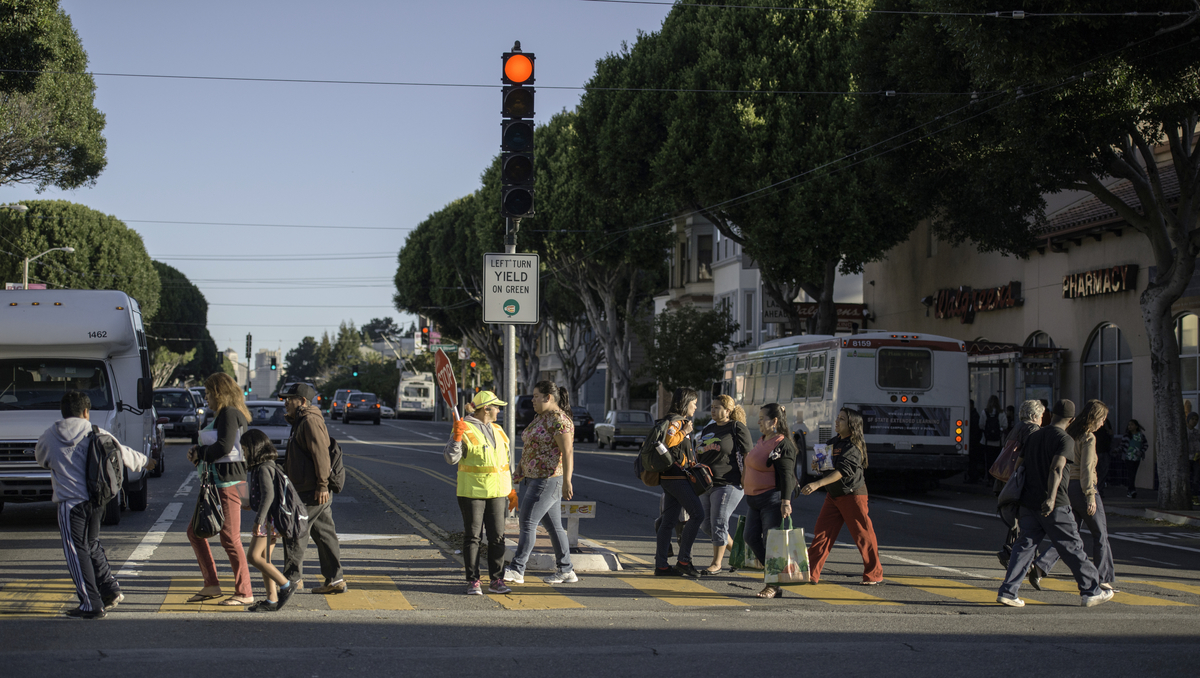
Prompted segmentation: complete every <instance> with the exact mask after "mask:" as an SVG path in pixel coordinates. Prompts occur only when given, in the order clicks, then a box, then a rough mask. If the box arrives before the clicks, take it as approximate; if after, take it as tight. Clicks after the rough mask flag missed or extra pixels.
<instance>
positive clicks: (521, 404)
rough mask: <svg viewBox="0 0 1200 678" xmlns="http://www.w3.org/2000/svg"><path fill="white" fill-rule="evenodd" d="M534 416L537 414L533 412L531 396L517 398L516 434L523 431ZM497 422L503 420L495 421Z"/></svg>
mask: <svg viewBox="0 0 1200 678" xmlns="http://www.w3.org/2000/svg"><path fill="white" fill-rule="evenodd" d="M535 415H537V412H534V411H533V396H532V395H523V396H517V433H520V432H521V431H524V430H525V427H526V426H528V425H529V422H531V421H533V418H534V416H535ZM497 421H504V420H503V419H497Z"/></svg>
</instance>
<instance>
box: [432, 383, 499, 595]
mask: <svg viewBox="0 0 1200 678" xmlns="http://www.w3.org/2000/svg"><path fill="white" fill-rule="evenodd" d="M507 404H508V403H506V402H504V401H503V400H500V399H499V398H497V397H496V394H495V393H493V392H491V391H480V392H479V393H476V394H475V397H474V398H473V399H472V400H471V406H472V407H473V408H474V410H473V414H469V415H467V416H465V417H463V418H461V419H458V420H457V421H455V422H454V428H453V429H452V431H451V433H450V442H448V443H446V447H445V448H443V449H442V456H443V457H444V458H445V460H446V463H447V464H458V509H459V511H461V512H462V519H463V546H462V557H463V567H464V568H465V570H466V575H467V595H469V596H482V595H483V587H482V585H481V584H480V576H479V549H480V544H482V543H483V541H484V533H485V532H486V534H487V549H486V551H487V563H488V576H489V577H490V578H491V583H490V584H488V590H489V591H491V592H492V593H500V594H504V593H511V592H512V589H510V588H509V587H508V585H507V584H505V583H504V551H505V549H504V519H505V517H506V513H507V511H508V495H509V494H510V493H511V492H512V473H511V471H510V467H509V461H508V455H509V442H508V436H506V435H505V434H504V429H503V428H500V426H498V425H497V424H496V415H497V414H499V413H500V407H501V406H502V405H507Z"/></svg>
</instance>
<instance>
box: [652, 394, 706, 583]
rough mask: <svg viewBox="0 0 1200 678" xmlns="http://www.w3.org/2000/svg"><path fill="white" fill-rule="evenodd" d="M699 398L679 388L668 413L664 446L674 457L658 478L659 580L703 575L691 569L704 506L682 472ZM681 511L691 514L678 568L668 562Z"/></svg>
mask: <svg viewBox="0 0 1200 678" xmlns="http://www.w3.org/2000/svg"><path fill="white" fill-rule="evenodd" d="M699 399H700V396H699V394H697V393H696V392H695V391H693V390H692V389H690V388H677V389H675V396H674V397H673V398H672V399H671V409H670V410H669V411H668V413H667V416H668V417H670V418H671V420H672V421H671V424H670V425H669V426H668V427H667V435H666V440H665V441H663V445H665V446H666V447H667V453H668V455H669V456H670V457H671V466H670V467H669V468H667V470H665V471H663V472H662V474H660V475H659V483H660V486H661V487H662V489H663V510H662V515H661V516H659V521H658V535H657V538H658V542H657V544H656V547H655V550H654V574H655V576H659V577H691V578H693V579H695V578H697V577H699V576H700V573H699V572H697V571H696V568H695V567H693V566H692V544H693V543H694V542H695V541H696V534H697V533H699V532H700V523H701V522H702V521H703V520H704V505H703V504H702V503H701V502H700V497H698V496H696V491H695V490H693V489H692V484H691V483H690V482H689V481H688V477H687V475H686V474H685V473H684V471H683V467H684V465H686V464H690V463H691V461H692V438H691V435H690V434H691V432H692V426H693V424H692V416H693V415H694V414H696V405H697V402H698V401H699ZM681 508H682V509H684V510H685V511H687V512H688V515H689V516H690V519H689V520H688V521H687V523H685V524H684V526H683V535H681V536H680V538H679V556H678V557H677V558H676V559H675V567H671V566H670V565H669V564H668V563H667V549H669V548H670V547H671V535H672V533H673V532H674V531H675V524H676V523H677V522H679V509H681Z"/></svg>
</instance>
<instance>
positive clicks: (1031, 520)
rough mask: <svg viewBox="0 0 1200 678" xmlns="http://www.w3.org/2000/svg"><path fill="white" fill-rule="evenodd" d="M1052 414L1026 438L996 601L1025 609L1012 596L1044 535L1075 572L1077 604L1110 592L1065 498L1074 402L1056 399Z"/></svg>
mask: <svg viewBox="0 0 1200 678" xmlns="http://www.w3.org/2000/svg"><path fill="white" fill-rule="evenodd" d="M1053 415H1054V418H1053V420H1052V422H1051V425H1050V426H1046V427H1044V428H1042V429H1039V430H1038V431H1036V432H1034V433H1033V434H1032V435H1030V436H1029V440H1027V441H1026V442H1025V450H1024V453H1023V454H1024V462H1023V464H1022V468H1023V469H1024V474H1025V487H1024V489H1023V490H1022V492H1021V499H1020V502H1019V503H1020V514H1019V518H1018V526H1019V527H1020V530H1021V536H1020V538H1018V539H1017V543H1016V545H1014V546H1013V551H1012V556H1011V557H1010V558H1009V560H1008V572H1007V573H1006V575H1005V577H1004V583H1003V584H1001V585H1000V593H999V595H998V596H996V602H998V603H1001V604H1003V605H1008V606H1010V607H1024V605H1025V601H1023V600H1021V599H1020V598H1018V597H1017V591H1018V590H1019V589H1020V588H1021V580H1022V579H1024V578H1025V573H1026V572H1027V571H1028V570H1029V566H1030V565H1032V564H1033V559H1034V557H1035V556H1036V555H1037V545H1038V544H1039V543H1040V542H1041V541H1042V539H1043V538H1047V539H1049V540H1050V541H1051V543H1053V544H1054V546H1055V548H1057V549H1058V553H1059V555H1060V556H1061V557H1062V560H1063V562H1065V563H1066V564H1067V567H1069V568H1070V569H1071V574H1073V575H1075V583H1076V584H1078V585H1079V593H1080V604H1081V605H1083V606H1084V607H1092V606H1094V605H1099V604H1100V603H1106V602H1108V601H1110V600H1112V597H1113V592H1112V591H1110V590H1106V589H1102V588H1100V577H1099V574H1098V573H1097V572H1096V566H1095V565H1093V564H1092V561H1090V560H1088V557H1087V554H1086V553H1085V552H1084V550H1083V540H1082V539H1080V538H1079V528H1078V526H1077V525H1076V523H1075V518H1074V516H1073V515H1072V514H1071V502H1070V501H1069V500H1068V499H1067V481H1066V477H1067V475H1068V473H1067V470H1066V469H1067V464H1070V463H1073V462H1074V461H1075V441H1074V440H1072V439H1071V437H1070V436H1069V435H1067V431H1066V429H1067V426H1068V425H1069V424H1070V423H1071V420H1072V419H1074V418H1075V403H1073V402H1071V401H1070V400H1060V401H1058V402H1057V403H1055V404H1054V409H1053Z"/></svg>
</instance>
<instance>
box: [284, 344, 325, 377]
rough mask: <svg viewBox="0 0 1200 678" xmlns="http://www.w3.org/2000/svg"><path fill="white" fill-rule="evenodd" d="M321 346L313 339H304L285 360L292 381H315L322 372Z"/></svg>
mask: <svg viewBox="0 0 1200 678" xmlns="http://www.w3.org/2000/svg"><path fill="white" fill-rule="evenodd" d="M319 352H320V345H319V344H318V343H317V340H316V339H314V338H312V337H304V338H303V339H301V340H300V343H299V344H297V345H296V348H293V349H292V350H290V351H288V352H287V355H286V356H284V358H283V364H284V369H286V370H287V376H288V379H289V380H290V381H315V380H316V378H317V375H319V374H320V371H321V362H320V358H319Z"/></svg>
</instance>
